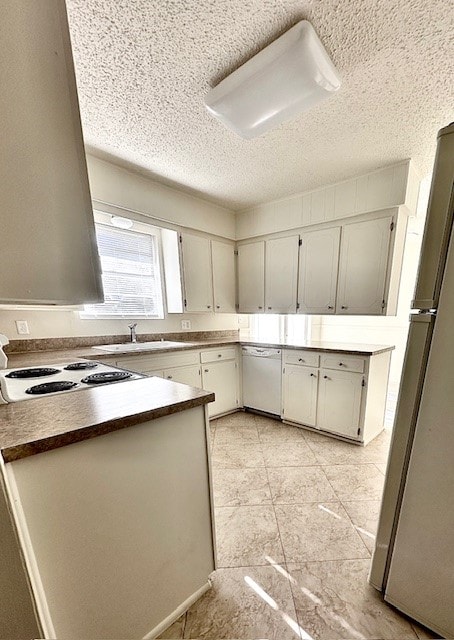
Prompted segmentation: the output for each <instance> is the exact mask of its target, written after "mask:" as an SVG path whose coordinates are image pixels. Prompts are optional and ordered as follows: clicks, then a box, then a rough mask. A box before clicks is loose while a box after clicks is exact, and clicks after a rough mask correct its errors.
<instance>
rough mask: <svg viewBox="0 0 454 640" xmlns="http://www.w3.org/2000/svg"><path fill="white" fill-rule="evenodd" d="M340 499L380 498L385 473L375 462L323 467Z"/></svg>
mask: <svg viewBox="0 0 454 640" xmlns="http://www.w3.org/2000/svg"><path fill="white" fill-rule="evenodd" d="M322 469H323V471H324V472H325V473H326V476H327V478H328V480H329V481H330V483H331V486H332V487H333V489H334V491H335V492H336V495H337V497H338V498H339V500H343V501H352V500H380V499H381V496H382V493H383V483H384V477H383V474H382V473H381V472H380V471H379V470H378V469H377V467H376V466H375V465H374V464H359V465H352V464H350V465H334V466H330V467H325V466H323V467H322Z"/></svg>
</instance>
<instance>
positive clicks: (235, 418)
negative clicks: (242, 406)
mask: <svg viewBox="0 0 454 640" xmlns="http://www.w3.org/2000/svg"><path fill="white" fill-rule="evenodd" d="M214 422H215V427H216V428H218V427H226V426H228V427H255V426H256V422H255V416H254V415H253V414H251V413H246V412H245V411H237V412H236V413H231V414H229V415H228V416H224V417H223V418H218V419H217V420H215V421H214Z"/></svg>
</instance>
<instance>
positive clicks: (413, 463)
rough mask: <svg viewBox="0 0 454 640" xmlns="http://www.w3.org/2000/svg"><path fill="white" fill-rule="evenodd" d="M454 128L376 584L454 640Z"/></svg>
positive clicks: (413, 342) (429, 235) (445, 140)
mask: <svg viewBox="0 0 454 640" xmlns="http://www.w3.org/2000/svg"><path fill="white" fill-rule="evenodd" d="M453 215H454V124H451V125H449V126H448V127H445V128H444V129H442V130H441V131H440V132H439V134H438V146H437V155H436V158H435V166H434V174H433V178H432V186H431V192H430V197H429V208H428V214H427V220H426V226H425V230H424V237H423V244H422V252H421V258H420V263H419V270H418V278H417V284H416V289H415V296H414V300H413V302H412V308H413V310H414V312H413V313H412V314H411V322H410V330H409V337H408V342H407V350H406V355H405V362H404V370H403V377H402V382H401V386H400V390H399V400H398V404H397V412H396V419H395V423H394V431H393V437H392V442H391V450H390V456H389V460H388V467H387V471H386V481H385V487H384V493H383V499H382V506H381V513H380V521H379V526H378V531H377V538H376V546H375V551H374V555H373V560H372V566H371V572H370V577H369V581H370V583H371V584H372V585H373V586H374V587H376V588H377V589H379V590H380V591H382V593H383V595H384V598H385V600H386V601H387V602H389V603H390V604H392V605H394V606H395V607H396V608H397V609H399V610H400V611H402V612H404V613H406V614H407V615H409V616H410V617H412V618H414V619H415V620H417V621H418V622H420V623H421V624H423V625H425V626H427V627H429V628H430V629H432V630H433V631H435V632H436V633H438V634H440V635H441V636H443V637H446V638H453V637H454V229H453Z"/></svg>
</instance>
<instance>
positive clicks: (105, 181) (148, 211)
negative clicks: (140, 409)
mask: <svg viewBox="0 0 454 640" xmlns="http://www.w3.org/2000/svg"><path fill="white" fill-rule="evenodd" d="M87 163H88V173H89V178H90V189H91V194H92V198H93V200H95V201H96V206H97V207H98V208H101V209H102V206H101V207H100V206H99V205H100V204H102V203H105V204H107V205H112V206H115V207H120V208H121V209H125V210H127V211H128V210H129V211H132V212H135V213H141V214H143V215H145V216H147V217H149V218H155V219H157V220H160V221H166V222H169V223H171V224H173V225H181V226H184V227H189V228H193V229H198V230H200V231H204V232H206V233H211V234H215V235H218V236H222V237H225V238H231V239H233V238H234V237H235V215H234V213H233V212H231V211H229V210H228V209H224V208H222V207H219V206H216V205H214V204H212V203H210V202H207V201H206V200H203V199H201V198H197V197H194V196H192V195H189V194H187V193H184V192H183V191H178V190H177V189H174V188H170V187H167V186H165V185H162V184H159V183H158V182H155V181H153V180H149V179H147V178H145V177H143V176H141V175H139V174H136V173H133V172H132V171H128V170H126V169H123V168H122V167H119V166H117V165H114V164H112V163H110V162H106V161H105V160H100V159H98V158H95V157H93V156H90V155H88V156H87ZM117 213H118V210H117ZM150 222H151V220H150ZM74 267H75V268H77V265H74ZM183 318H184V319H185V320H190V321H191V331H213V330H222V329H238V321H237V316H236V315H235V314H217V315H216V314H184V316H183V315H173V314H172V315H171V316H167V317H166V318H164V319H163V320H139V321H138V328H137V329H138V334H139V335H140V334H141V333H161V332H174V331H181V320H182V319H183ZM15 320H26V321H27V322H28V324H29V329H30V333H29V335H19V334H18V333H17V331H16V325H15ZM128 322H131V321H130V320H129V321H128V320H127V319H124V320H104V319H102V320H101V319H98V320H85V319H84V320H82V319H81V318H80V317H79V313H78V311H75V310H74V309H71V308H69V309H68V308H62V307H59V308H52V307H48V308H42V307H32V306H21V307H17V306H8V307H1V308H0V333H4V334H5V335H6V336H7V337H8V338H9V339H10V340H18V339H31V338H52V337H71V336H97V335H116V334H126V333H127V332H128V329H127V325H128Z"/></svg>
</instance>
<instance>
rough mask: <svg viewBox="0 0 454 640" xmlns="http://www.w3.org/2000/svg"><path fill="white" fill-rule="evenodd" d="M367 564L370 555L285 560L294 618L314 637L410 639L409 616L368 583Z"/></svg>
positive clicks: (327, 639) (324, 639)
mask: <svg viewBox="0 0 454 640" xmlns="http://www.w3.org/2000/svg"><path fill="white" fill-rule="evenodd" d="M369 565H370V561H369V560H342V561H332V562H307V563H305V564H302V565H299V566H298V565H292V564H289V565H288V571H289V573H290V575H291V584H292V591H293V595H294V598H295V606H296V612H297V617H298V622H299V624H300V626H301V627H302V628H303V629H304V631H305V632H306V633H307V634H309V635H310V636H311V637H312V638H313V639H314V640H335V639H337V638H348V639H349V640H350V639H351V640H361V639H364V638H383V639H384V640H397V639H399V640H403V639H405V638H412V639H413V640H415V634H414V632H413V630H412V628H411V625H410V623H409V622H408V620H407V619H406V618H404V617H403V616H401V615H400V614H399V613H397V612H396V611H395V610H394V609H392V608H391V607H390V606H389V605H387V604H386V603H385V602H383V601H382V599H381V597H380V595H379V593H378V592H377V591H376V590H375V589H374V588H373V587H371V586H370V585H369V584H368V582H367V576H368V572H369Z"/></svg>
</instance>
